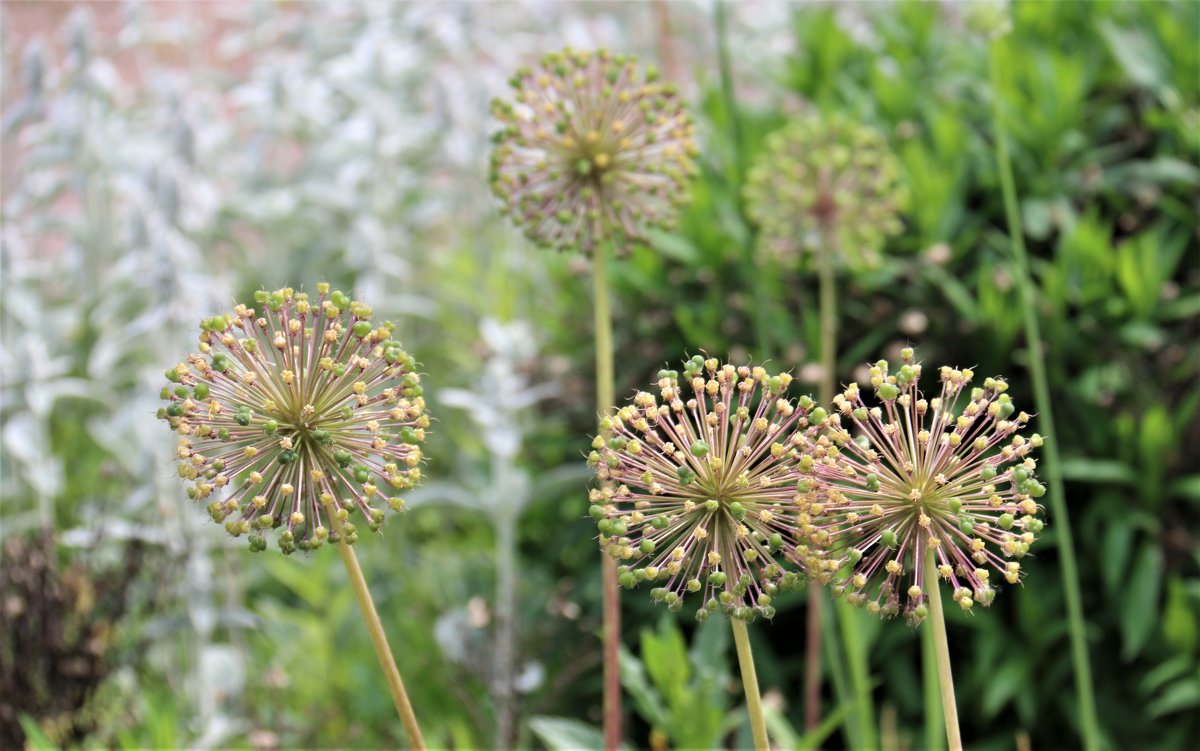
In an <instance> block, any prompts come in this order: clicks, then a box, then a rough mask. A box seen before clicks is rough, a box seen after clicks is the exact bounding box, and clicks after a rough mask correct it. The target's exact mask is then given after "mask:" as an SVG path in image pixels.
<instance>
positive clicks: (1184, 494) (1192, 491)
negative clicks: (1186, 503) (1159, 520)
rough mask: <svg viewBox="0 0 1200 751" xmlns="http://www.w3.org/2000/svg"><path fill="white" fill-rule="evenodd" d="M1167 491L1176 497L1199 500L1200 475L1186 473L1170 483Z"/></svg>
mask: <svg viewBox="0 0 1200 751" xmlns="http://www.w3.org/2000/svg"><path fill="white" fill-rule="evenodd" d="M1169 493H1170V495H1172V496H1175V497H1178V498H1187V499H1189V500H1192V501H1200V475H1187V476H1185V477H1180V478H1179V479H1178V480H1176V481H1175V482H1173V483H1171V487H1170V489H1169Z"/></svg>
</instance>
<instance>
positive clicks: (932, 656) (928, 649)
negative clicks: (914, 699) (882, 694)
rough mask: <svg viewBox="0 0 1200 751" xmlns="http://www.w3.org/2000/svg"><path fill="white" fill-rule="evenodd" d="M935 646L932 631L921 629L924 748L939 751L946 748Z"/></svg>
mask: <svg viewBox="0 0 1200 751" xmlns="http://www.w3.org/2000/svg"><path fill="white" fill-rule="evenodd" d="M936 651H937V645H936V644H934V643H933V630H932V629H928V628H923V629H921V685H922V689H923V692H924V694H925V746H924V747H925V748H926V749H927V750H928V751H941V749H943V748H945V747H946V744H945V741H944V736H943V735H942V730H941V728H942V697H941V696H939V695H938V681H937V654H936Z"/></svg>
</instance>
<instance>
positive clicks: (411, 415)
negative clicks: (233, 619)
mask: <svg viewBox="0 0 1200 751" xmlns="http://www.w3.org/2000/svg"><path fill="white" fill-rule="evenodd" d="M317 291H318V295H319V297H318V300H316V301H315V302H310V301H309V299H308V296H307V295H306V294H304V293H301V292H295V291H294V290H292V289H291V288H285V289H280V290H276V291H274V292H266V291H261V292H258V293H256V294H255V301H256V302H257V303H258V304H259V305H261V306H262V310H261V311H256V310H255V309H254V308H249V307H246V306H245V305H238V306H237V307H236V309H235V312H234V313H233V314H232V315H219V316H215V317H213V318H208V319H206V320H204V321H202V322H201V325H200V329H201V333H200V352H199V353H196V354H192V355H189V356H188V358H187V360H186V361H185V362H181V363H179V364H178V365H176V366H175V367H173V368H170V369H168V370H167V372H166V378H167V380H168V381H170V385H168V386H167V387H166V388H164V389H163V392H162V398H163V399H164V400H166V401H167V402H169V403H168V404H167V406H166V407H165V408H164V409H162V410H160V412H159V416H160V417H162V418H163V419H165V420H166V421H167V423H168V424H169V425H170V427H171V429H172V430H173V431H174V432H175V433H177V434H178V435H179V442H178V446H177V448H176V456H177V457H178V460H179V464H178V469H179V475H180V476H181V477H183V478H185V479H187V480H189V481H191V483H192V484H191V486H190V487H189V488H188V496H189V497H191V498H193V499H195V500H197V501H205V500H207V501H208V512H209V515H210V516H211V517H212V518H213V520H214V521H217V522H224V523H225V529H226V530H227V531H228V532H229V533H230V534H232V535H234V536H240V535H248V536H249V540H250V547H251V549H252V550H256V551H258V550H263V549H265V547H266V540H265V539H264V538H263V536H262V533H263V532H264V531H266V530H268V529H272V528H277V527H282V528H283V532H282V533H280V535H279V547H280V549H281V550H282V551H283V552H284V553H291V552H293V551H295V550H296V549H301V550H309V549H315V548H317V547H320V546H321V545H322V544H323V543H324V542H325V541H326V540H328V539H333V540H336V539H337V538H336V534H337V533H336V529H335V530H331V529H330V528H329V527H327V526H326V523H325V522H326V517H327V516H328V515H330V514H337V515H338V524H337V525H336V526H337V527H341V529H343V530H344V532H345V535H346V542H348V543H353V542H354V541H355V540H356V539H357V532H356V531H355V527H354V525H353V524H350V523H349V521H348V519H349V517H350V512H351V511H354V510H357V511H359V512H361V513H362V515H363V518H364V519H365V520H366V523H367V526H368V527H369V528H371V529H372V530H378V529H379V527H380V526H381V525H382V524H383V523H384V511H383V509H382V507H384V506H386V507H387V508H390V509H391V510H393V511H400V510H401V509H403V508H404V501H403V500H402V499H401V498H400V497H399V496H398V495H394V492H396V491H402V490H406V489H408V488H411V487H413V486H414V485H415V484H416V483H417V481H418V480H419V479H420V476H421V470H420V463H421V450H420V447H419V444H420V443H421V442H422V441H423V440H424V438H425V428H427V427H428V426H429V418H428V416H426V415H425V400H424V398H423V397H422V390H421V385H420V377H419V375H418V374H417V373H416V372H415V368H416V363H415V362H414V361H413V359H412V357H411V356H409V355H408V353H406V352H405V351H404V350H403V349H401V347H400V343H399V342H398V341H396V340H395V339H393V338H392V325H391V324H390V323H383V324H378V325H377V324H375V323H373V322H372V321H371V309H370V308H368V307H367V306H366V305H364V304H363V303H361V302H358V301H352V300H351V299H350V298H348V297H347V296H346V295H344V294H343V293H342V292H340V291H334V292H332V293H330V291H329V285H328V284H318V285H317ZM331 523H332V521H331Z"/></svg>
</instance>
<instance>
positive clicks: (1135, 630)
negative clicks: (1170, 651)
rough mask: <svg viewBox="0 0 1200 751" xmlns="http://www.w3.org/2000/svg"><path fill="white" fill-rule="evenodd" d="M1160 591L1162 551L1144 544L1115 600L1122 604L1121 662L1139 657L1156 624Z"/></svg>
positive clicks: (1151, 545)
mask: <svg viewBox="0 0 1200 751" xmlns="http://www.w3.org/2000/svg"><path fill="white" fill-rule="evenodd" d="M1161 587H1162V551H1160V550H1159V549H1158V547H1157V546H1155V545H1154V544H1152V543H1149V542H1147V543H1144V544H1143V545H1142V548H1141V550H1140V551H1139V553H1138V557H1137V560H1136V561H1135V562H1134V564H1133V572H1132V573H1131V574H1130V576H1129V581H1128V583H1127V584H1126V586H1125V591H1124V592H1123V593H1122V594H1121V595H1119V596H1118V601H1119V602H1120V603H1121V609H1120V613H1121V637H1122V639H1121V641H1122V647H1121V658H1122V659H1124V660H1132V659H1133V658H1135V657H1137V656H1138V655H1139V654H1141V652H1142V649H1143V648H1144V647H1145V646H1146V641H1147V640H1148V639H1149V638H1150V634H1151V633H1152V632H1153V631H1154V627H1155V626H1156V625H1157V624H1158V595H1159V590H1160V588H1161Z"/></svg>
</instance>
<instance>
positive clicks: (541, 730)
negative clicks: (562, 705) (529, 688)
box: [529, 715, 604, 751]
mask: <svg viewBox="0 0 1200 751" xmlns="http://www.w3.org/2000/svg"><path fill="white" fill-rule="evenodd" d="M529 729H530V730H532V731H533V734H534V735H536V736H537V737H538V740H540V741H541V742H542V743H544V744H546V748H549V749H550V751H592V749H595V750H596V751H600V750H601V749H603V748H604V733H603V732H601V731H600V730H598V729H597V728H594V727H592V726H591V725H588V724H586V723H583V722H580V721H579V720H572V719H569V718H567V717H548V716H545V715H542V716H539V717H532V718H530V720H529Z"/></svg>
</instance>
